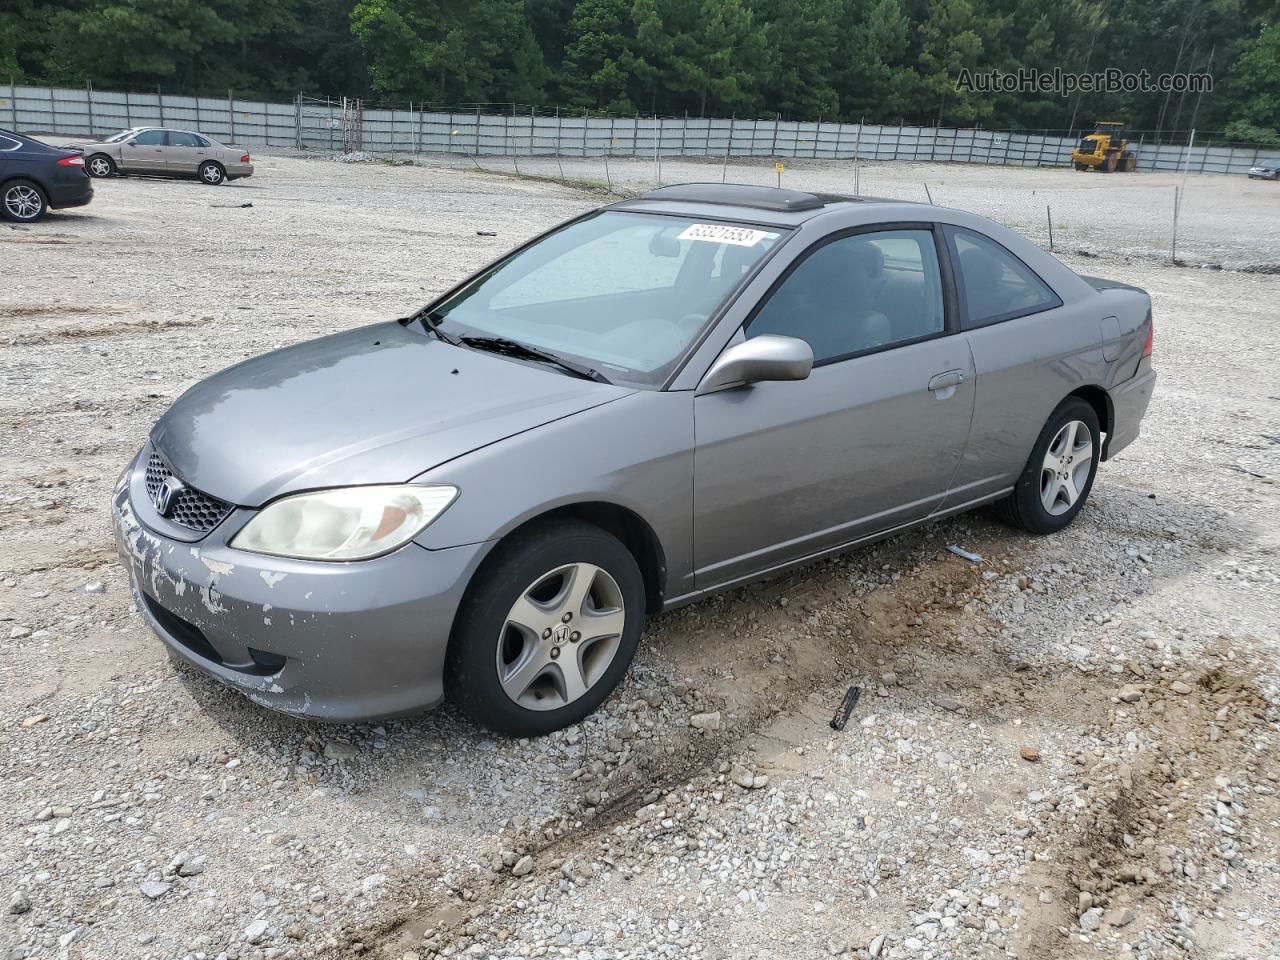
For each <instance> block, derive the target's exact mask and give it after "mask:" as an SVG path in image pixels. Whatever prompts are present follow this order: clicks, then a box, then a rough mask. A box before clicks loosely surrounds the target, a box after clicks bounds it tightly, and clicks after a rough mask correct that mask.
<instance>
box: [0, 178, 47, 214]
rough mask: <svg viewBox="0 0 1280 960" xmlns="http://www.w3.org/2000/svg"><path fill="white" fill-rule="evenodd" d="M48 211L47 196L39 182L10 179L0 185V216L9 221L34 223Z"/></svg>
mask: <svg viewBox="0 0 1280 960" xmlns="http://www.w3.org/2000/svg"><path fill="white" fill-rule="evenodd" d="M48 212H49V198H48V197H46V196H45V194H44V190H42V189H41V188H40V184H38V183H35V182H34V181H31V180H24V179H21V178H19V179H17V180H10V181H9V182H8V183H6V184H4V186H2V187H0V218H3V219H5V220H8V221H9V222H10V223H35V222H36V221H37V220H39V219H41V218H42V217H43V216H44V215H45V214H46V213H48Z"/></svg>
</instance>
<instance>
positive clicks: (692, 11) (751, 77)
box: [661, 0, 765, 116]
mask: <svg viewBox="0 0 1280 960" xmlns="http://www.w3.org/2000/svg"><path fill="white" fill-rule="evenodd" d="M661 9H663V10H664V11H665V15H664V18H663V19H664V22H665V24H666V27H667V30H668V33H669V35H670V37H671V50H670V57H669V59H668V60H667V62H666V64H665V70H664V74H665V77H666V87H667V90H668V91H669V98H668V101H667V103H668V106H667V108H666V109H667V111H669V112H671V113H679V112H681V111H685V110H687V111H688V112H689V113H692V114H696V115H697V116H706V115H707V114H708V113H710V114H712V115H724V114H726V113H731V112H734V111H740V110H744V109H747V108H750V107H752V106H755V105H756V104H757V101H758V97H757V93H756V90H757V85H758V84H759V82H760V65H761V64H762V63H763V62H764V61H765V47H764V35H763V33H762V31H761V30H760V29H759V28H758V27H757V25H756V23H755V19H754V17H753V16H752V13H751V11H750V10H749V9H747V7H746V6H744V5H743V3H742V2H741V0H666V2H664V3H662V7H661Z"/></svg>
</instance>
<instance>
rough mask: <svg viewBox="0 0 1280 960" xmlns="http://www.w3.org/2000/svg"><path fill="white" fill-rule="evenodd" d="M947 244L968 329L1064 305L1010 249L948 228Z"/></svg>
mask: <svg viewBox="0 0 1280 960" xmlns="http://www.w3.org/2000/svg"><path fill="white" fill-rule="evenodd" d="M946 232H947V244H948V246H949V247H950V253H951V259H952V262H953V263H954V265H955V274H956V283H957V286H958V287H959V288H960V289H959V294H960V302H961V306H962V307H963V311H964V317H963V323H962V326H963V328H964V329H966V330H970V329H973V328H975V327H985V326H987V325H989V324H992V323H1000V322H1001V321H1004V320H1013V319H1016V318H1018V317H1025V316H1029V315H1031V314H1033V313H1041V312H1043V311H1045V310H1052V309H1053V308H1054V307H1060V306H1062V300H1061V299H1059V297H1058V295H1057V294H1056V293H1054V292H1053V288H1052V287H1050V286H1049V285H1048V284H1047V283H1045V282H1044V280H1042V279H1041V278H1040V277H1039V275H1038V274H1036V272H1035V271H1033V270H1032V269H1031V268H1030V267H1028V266H1027V265H1026V264H1025V263H1023V262H1022V261H1021V260H1020V259H1018V257H1016V256H1015V255H1014V254H1013V253H1011V252H1010V251H1009V250H1008V249H1006V248H1005V247H1003V246H1001V245H1000V244H999V243H997V242H996V241H994V240H992V239H991V238H990V237H985V236H983V235H982V234H980V233H976V232H974V231H972V230H965V229H963V228H959V227H948V228H947V230H946Z"/></svg>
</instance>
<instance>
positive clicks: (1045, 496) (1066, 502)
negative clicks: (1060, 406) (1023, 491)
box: [1040, 420, 1093, 517]
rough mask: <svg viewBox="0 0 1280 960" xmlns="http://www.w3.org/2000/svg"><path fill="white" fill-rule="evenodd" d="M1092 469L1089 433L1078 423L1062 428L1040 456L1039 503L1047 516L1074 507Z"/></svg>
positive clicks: (1078, 421)
mask: <svg viewBox="0 0 1280 960" xmlns="http://www.w3.org/2000/svg"><path fill="white" fill-rule="evenodd" d="M1092 465H1093V433H1092V431H1090V429H1089V427H1088V425H1087V424H1085V423H1084V422H1083V421H1081V420H1071V421H1068V422H1067V423H1065V424H1063V426H1062V429H1061V430H1059V431H1058V432H1057V434H1056V435H1055V436H1054V438H1053V442H1052V443H1050V444H1049V449H1048V450H1047V451H1046V452H1045V455H1044V465H1043V467H1042V468H1041V471H1040V502H1041V503H1042V504H1044V508H1045V510H1046V511H1047V512H1048V513H1049V514H1050V515H1051V516H1055V517H1056V516H1059V515H1061V514H1064V513H1066V512H1067V511H1068V510H1070V509H1071V508H1072V507H1074V506H1075V504H1076V501H1077V500H1079V499H1080V491H1082V490H1083V489H1084V486H1085V484H1086V483H1088V481H1089V471H1090V469H1091V468H1092Z"/></svg>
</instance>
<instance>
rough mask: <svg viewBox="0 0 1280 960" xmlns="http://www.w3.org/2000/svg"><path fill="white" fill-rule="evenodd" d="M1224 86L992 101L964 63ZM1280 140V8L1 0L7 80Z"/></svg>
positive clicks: (911, 1) (573, 0)
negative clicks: (1102, 127) (1109, 124)
mask: <svg viewBox="0 0 1280 960" xmlns="http://www.w3.org/2000/svg"><path fill="white" fill-rule="evenodd" d="M1055 67H1059V68H1061V69H1062V70H1064V71H1070V72H1091V71H1099V70H1103V69H1105V68H1107V67H1118V68H1120V69H1122V70H1127V71H1137V70H1140V69H1143V68H1145V69H1147V70H1148V71H1150V72H1151V73H1152V74H1153V75H1155V74H1161V73H1188V72H1208V73H1210V74H1212V76H1213V78H1214V85H1213V90H1212V91H1211V92H1208V93H1205V94H1204V95H1203V96H1198V95H1196V94H1195V93H1189V94H1177V93H1174V94H1171V95H1168V94H1163V93H1151V92H1144V93H1137V92H1133V93H1125V92H1114V93H1089V94H1076V95H1074V96H1071V97H1064V96H1062V95H1061V94H1059V93H1057V92H1050V93H1016V92H1001V93H982V92H977V91H966V90H960V89H957V84H956V80H957V77H958V75H959V73H960V71H961V70H962V69H968V70H970V71H972V72H974V73H978V72H982V71H990V70H1001V71H1005V72H1016V71H1017V70H1019V69H1020V68H1033V69H1038V70H1046V71H1047V70H1052V69H1053V68H1055ZM6 75H8V76H12V77H14V78H15V79H17V80H19V81H21V80H23V79H27V80H30V81H41V82H50V83H65V84H72V85H82V84H84V83H85V82H86V81H90V82H92V83H93V84H95V85H96V86H99V87H102V88H113V87H114V88H132V89H137V88H138V87H142V86H145V87H149V88H151V89H154V88H155V87H156V86H160V87H162V88H163V89H165V90H166V91H169V92H174V93H179V92H199V91H213V90H226V89H227V88H234V89H235V90H236V91H237V92H238V95H241V96H263V97H282V98H289V97H292V96H293V95H294V94H296V93H298V92H300V91H302V92H306V93H309V94H322V95H323V94H345V95H351V96H362V97H366V98H371V99H375V100H386V101H391V100H396V101H406V100H414V101H417V102H424V101H425V102H432V103H440V104H444V103H448V104H464V103H467V104H471V103H498V102H519V103H522V104H544V105H558V106H565V107H574V108H579V109H581V108H589V109H592V110H601V111H614V112H625V113H630V112H634V111H641V112H644V113H659V114H667V115H682V114H684V113H685V112H688V113H689V114H691V115H694V116H703V115H705V116H728V115H729V114H737V115H738V116H740V117H742V116H751V117H774V116H781V117H783V118H788V119H804V120H814V119H826V120H836V119H854V120H856V119H858V118H861V117H865V118H866V119H867V121H868V122H894V123H896V122H898V121H900V120H905V121H907V122H909V123H911V122H914V123H921V124H934V123H942V124H945V125H951V126H987V127H993V126H999V127H1025V128H1049V129H1067V128H1069V127H1079V126H1084V125H1088V124H1090V123H1092V121H1093V120H1095V119H1098V118H1102V117H1104V116H1105V117H1106V118H1116V119H1121V120H1123V121H1125V122H1127V123H1128V124H1129V125H1130V126H1131V127H1132V128H1135V129H1144V130H1156V129H1160V130H1165V131H1169V130H1172V129H1184V130H1185V129H1187V128H1189V127H1191V126H1193V125H1194V126H1197V127H1199V128H1200V129H1201V130H1213V131H1225V135H1226V136H1229V137H1231V138H1233V139H1237V140H1246V141H1272V142H1274V141H1276V140H1277V130H1278V129H1280V0H1267V2H1261V0H1059V2H1055V3H1045V2H1043V0H0V79H3V78H5V77H6Z"/></svg>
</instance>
